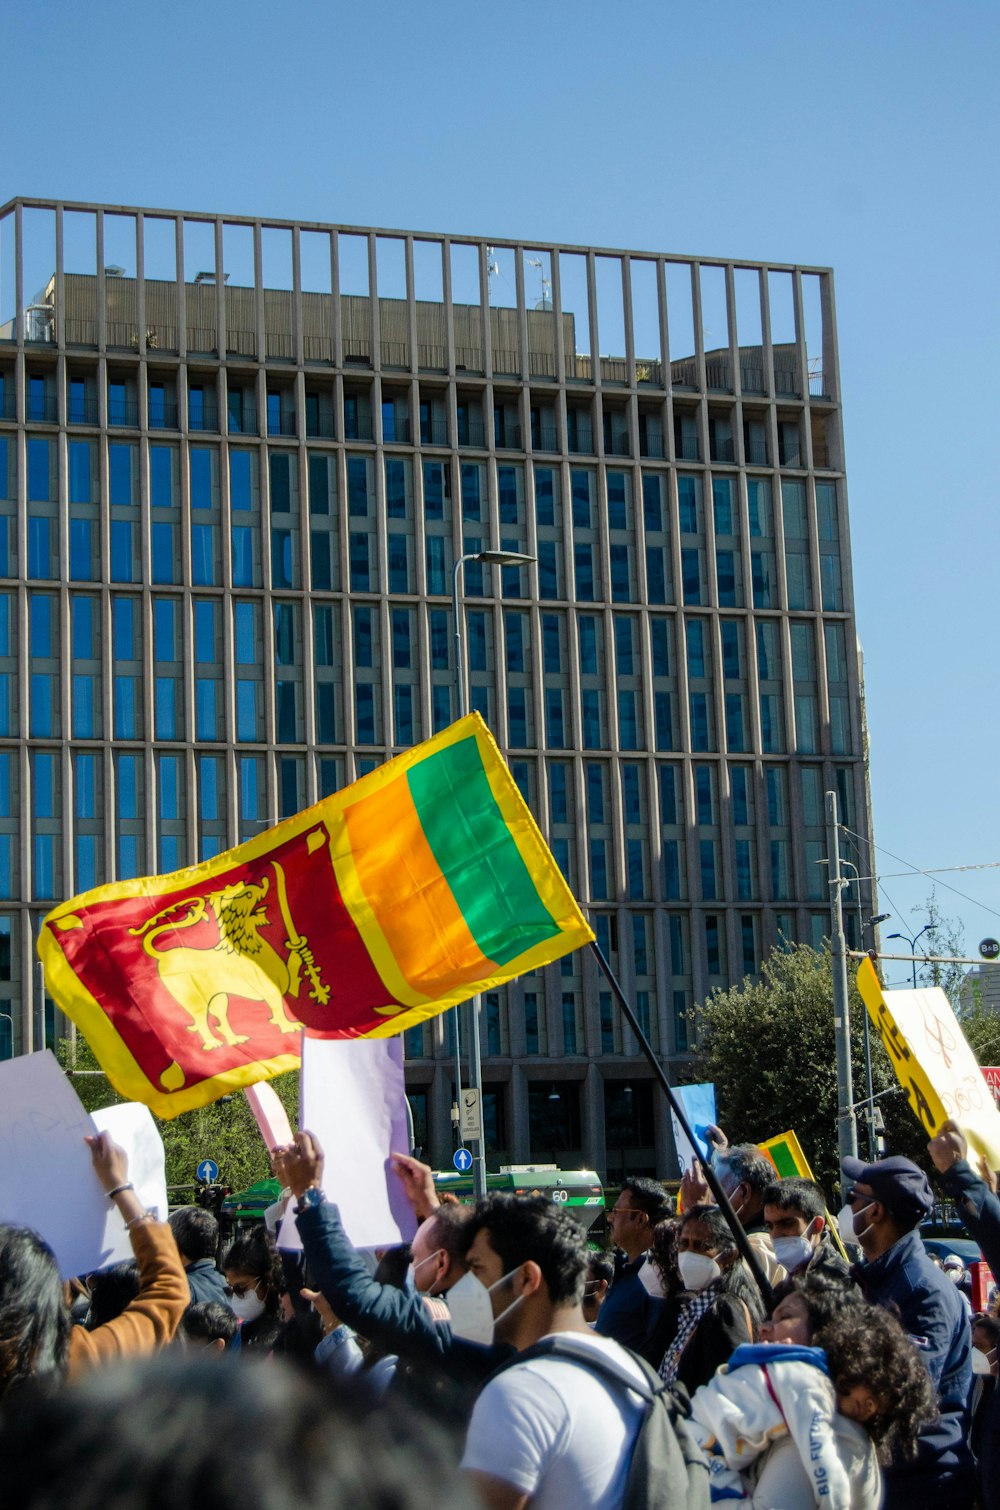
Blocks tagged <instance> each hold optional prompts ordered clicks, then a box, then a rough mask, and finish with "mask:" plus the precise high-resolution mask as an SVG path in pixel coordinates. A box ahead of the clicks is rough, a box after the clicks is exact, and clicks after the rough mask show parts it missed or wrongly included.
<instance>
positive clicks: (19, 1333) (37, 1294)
mask: <svg viewBox="0 0 1000 1510" xmlns="http://www.w3.org/2000/svg"><path fill="white" fill-rule="evenodd" d="M71 1325H72V1324H71V1322H70V1319H69V1312H68V1311H67V1309H66V1304H65V1301H64V1300H63V1292H62V1285H61V1283H60V1280H59V1265H58V1264H57V1263H56V1260H55V1254H54V1253H53V1252H52V1249H51V1248H50V1247H49V1245H48V1243H45V1242H43V1241H42V1239H41V1238H40V1237H39V1236H38V1234H37V1232H32V1231H30V1229H29V1228H27V1227H8V1226H0V1399H2V1398H3V1397H4V1396H5V1395H6V1394H7V1392H8V1391H10V1390H13V1389H16V1388H19V1387H20V1386H21V1385H23V1384H25V1383H26V1382H27V1381H28V1380H29V1379H31V1378H33V1377H34V1378H36V1379H40V1380H42V1381H44V1382H46V1383H48V1382H53V1383H55V1382H58V1381H60V1380H62V1379H63V1378H64V1377H65V1374H66V1362H67V1358H68V1356H69V1334H70V1328H71ZM0 1461H2V1459H0Z"/></svg>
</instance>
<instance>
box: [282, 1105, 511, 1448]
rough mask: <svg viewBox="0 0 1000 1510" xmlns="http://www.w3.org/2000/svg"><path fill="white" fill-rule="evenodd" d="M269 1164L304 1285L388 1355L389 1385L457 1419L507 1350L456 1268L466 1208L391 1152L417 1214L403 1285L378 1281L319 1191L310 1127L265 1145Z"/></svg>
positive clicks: (484, 1299)
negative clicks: (443, 1196) (285, 1202)
mask: <svg viewBox="0 0 1000 1510" xmlns="http://www.w3.org/2000/svg"><path fill="white" fill-rule="evenodd" d="M272 1159H273V1163H274V1170H275V1174H276V1175H277V1176H278V1178H279V1179H280V1180H281V1182H282V1184H283V1185H286V1186H287V1187H288V1188H289V1190H290V1191H291V1192H292V1195H293V1197H294V1198H295V1201H296V1205H295V1207H294V1211H295V1224H296V1226H297V1228H298V1232H299V1236H300V1237H301V1239H302V1248H303V1252H304V1255H305V1260H306V1266H307V1268H308V1271H309V1274H310V1277H311V1279H312V1283H313V1285H314V1287H315V1288H316V1289H317V1290H319V1291H320V1292H321V1293H322V1295H323V1296H324V1297H325V1299H326V1301H327V1302H328V1303H329V1306H330V1308H331V1310H332V1312H333V1313H334V1315H335V1316H336V1318H337V1320H338V1321H340V1322H343V1323H346V1324H347V1326H349V1327H353V1328H354V1329H355V1331H357V1332H358V1333H359V1334H360V1335H361V1336H363V1337H365V1338H367V1339H368V1341H369V1342H372V1343H374V1344H375V1345H376V1346H377V1347H378V1348H380V1349H381V1350H382V1351H383V1352H385V1353H388V1354H395V1355H397V1357H398V1363H397V1366H396V1369H395V1373H394V1377H393V1380H392V1384H391V1386H390V1390H391V1392H392V1393H393V1394H402V1395H406V1396H409V1397H410V1399H412V1400H414V1401H415V1402H417V1403H418V1404H420V1405H421V1406H423V1407H424V1408H427V1407H430V1408H431V1409H432V1410H433V1411H434V1414H435V1415H436V1416H437V1418H438V1420H439V1422H441V1424H443V1425H444V1426H445V1427H453V1428H455V1429H456V1431H457V1430H460V1429H464V1426H465V1423H466V1420H467V1418H468V1413H469V1411H470V1409H471V1407H472V1400H473V1398H474V1396H475V1394H476V1392H477V1391H478V1389H479V1388H480V1386H481V1384H482V1382H483V1381H484V1380H485V1379H486V1378H488V1377H489V1375H490V1374H491V1373H492V1372H493V1370H494V1369H495V1368H496V1367H497V1365H498V1364H499V1363H502V1362H503V1361H504V1360H505V1359H506V1358H508V1357H510V1356H511V1349H510V1348H509V1347H504V1346H499V1347H495V1346H493V1345H492V1343H491V1341H490V1339H491V1336H492V1316H491V1310H490V1303H489V1297H488V1296H486V1295H484V1294H483V1293H482V1287H481V1286H480V1285H478V1283H477V1282H476V1281H474V1280H472V1279H471V1277H470V1276H469V1275H468V1274H467V1273H466V1263H465V1249H466V1247H467V1246H468V1241H469V1236H468V1231H467V1222H468V1219H469V1217H470V1215H471V1212H470V1211H469V1209H468V1208H467V1207H464V1206H459V1205H457V1204H447V1205H441V1204H440V1203H439V1202H438V1200H437V1197H436V1195H435V1194H434V1184H433V1177H432V1173H431V1170H430V1169H429V1168H428V1167H427V1166H426V1165H424V1164H421V1163H420V1162H419V1161H418V1160H416V1159H412V1158H410V1157H409V1156H408V1155H402V1154H394V1155H393V1163H394V1165H395V1168H396V1172H397V1174H399V1176H400V1178H401V1181H402V1186H403V1190H404V1192H405V1194H406V1196H407V1198H408V1199H409V1200H410V1203H411V1205H412V1206H413V1209H414V1213H415V1215H416V1216H417V1218H418V1219H419V1220H420V1226H419V1227H418V1228H417V1231H416V1233H415V1235H414V1238H413V1241H412V1244H411V1252H412V1258H413V1266H412V1271H411V1272H412V1288H410V1287H409V1286H407V1287H406V1288H405V1289H397V1288H396V1287H395V1286H393V1285H383V1284H379V1283H378V1282H377V1281H376V1280H374V1279H373V1278H372V1276H371V1273H370V1271H369V1269H368V1267H367V1265H366V1264H365V1261H364V1259H363V1258H362V1256H361V1255H360V1254H359V1253H358V1252H357V1250H356V1249H355V1248H354V1247H353V1245H352V1244H351V1242H350V1240H349V1239H348V1237H347V1235H346V1233H345V1232H344V1229H343V1225H342V1223H341V1220H340V1213H339V1211H338V1210H337V1207H336V1206H335V1205H334V1204H333V1202H332V1201H328V1200H327V1198H326V1195H325V1194H324V1192H323V1188H322V1182H323V1171H324V1163H325V1161H324V1155H323V1150H322V1148H321V1147H320V1144H319V1142H318V1141H317V1139H316V1138H315V1137H314V1136H313V1134H312V1133H310V1132H308V1131H305V1130H303V1131H302V1132H299V1133H297V1134H296V1137H295V1141H294V1143H292V1144H289V1145H287V1146H286V1147H284V1148H277V1149H275V1150H274V1151H273V1153H272Z"/></svg>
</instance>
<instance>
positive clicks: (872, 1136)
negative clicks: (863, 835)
mask: <svg viewBox="0 0 1000 1510" xmlns="http://www.w3.org/2000/svg"><path fill="white" fill-rule="evenodd" d="M840 865H841V869H844V868H845V867H846V868H847V869H848V870H853V872H854V883H855V885H856V886H857V888H858V900H857V913H858V948H859V949H864V947H865V932H866V931H867V929H869V928H874V927H875V925H876V924H877V923H884V922H885V921H886V919H887V918H890V917H891V916H892V914H891V913H889V912H880V913H878V915H877V916H876V917H872V918H869V919H868V921H867V923H866V922H865V914H864V909H863V907H862V906H861V873H860V871H859V870H858V867H857V866H856V865H852V864H851V861H850V860H841V862H840ZM861 1027H862V1037H863V1039H864V1051H865V1100H864V1107H865V1120H866V1122H867V1124H868V1157H869V1160H870V1161H871V1162H872V1163H874V1162H875V1155H876V1146H875V1144H876V1129H875V1095H874V1086H873V1085H872V1042H871V1038H870V1036H869V1030H868V1011H867V1009H866V1010H865V1011H864V1012H863V1013H862V1014H861Z"/></svg>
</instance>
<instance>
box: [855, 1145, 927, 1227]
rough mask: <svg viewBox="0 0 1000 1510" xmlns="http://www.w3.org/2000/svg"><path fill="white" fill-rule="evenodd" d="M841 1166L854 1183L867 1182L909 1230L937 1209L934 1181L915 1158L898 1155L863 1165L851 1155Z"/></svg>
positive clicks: (863, 1183) (873, 1192)
mask: <svg viewBox="0 0 1000 1510" xmlns="http://www.w3.org/2000/svg"><path fill="white" fill-rule="evenodd" d="M840 1167H841V1169H842V1170H843V1171H844V1173H845V1174H846V1176H847V1178H848V1179H849V1180H850V1181H851V1183H852V1185H858V1184H861V1185H867V1186H868V1187H869V1189H870V1190H871V1192H872V1194H873V1196H874V1198H875V1200H877V1201H880V1202H881V1203H882V1205H883V1206H884V1207H885V1209H886V1210H887V1211H888V1212H889V1213H890V1215H891V1216H894V1217H895V1218H896V1220H897V1221H899V1222H902V1223H904V1224H905V1225H906V1227H907V1228H908V1229H909V1228H912V1227H915V1226H916V1225H917V1223H918V1222H922V1221H923V1219H924V1217H925V1216H929V1215H930V1213H931V1212H932V1211H933V1210H934V1192H933V1191H932V1190H931V1185H930V1181H929V1180H928V1178H927V1176H926V1175H925V1174H924V1171H923V1170H922V1169H921V1168H920V1166H919V1164H914V1162H913V1160H912V1159H904V1158H902V1157H901V1155H899V1154H894V1155H893V1157H892V1158H891V1159H878V1160H877V1161H876V1162H875V1163H874V1164H862V1162H861V1160H860V1159H852V1158H847V1159H842V1160H841V1161H840Z"/></svg>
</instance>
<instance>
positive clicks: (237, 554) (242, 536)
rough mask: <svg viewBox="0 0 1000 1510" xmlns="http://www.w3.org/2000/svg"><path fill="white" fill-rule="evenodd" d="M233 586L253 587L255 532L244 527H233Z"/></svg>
mask: <svg viewBox="0 0 1000 1510" xmlns="http://www.w3.org/2000/svg"><path fill="white" fill-rule="evenodd" d="M233 586H234V587H253V586H255V582H254V532H253V530H252V529H248V528H246V527H245V526H243V525H235V524H234V525H233Z"/></svg>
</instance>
